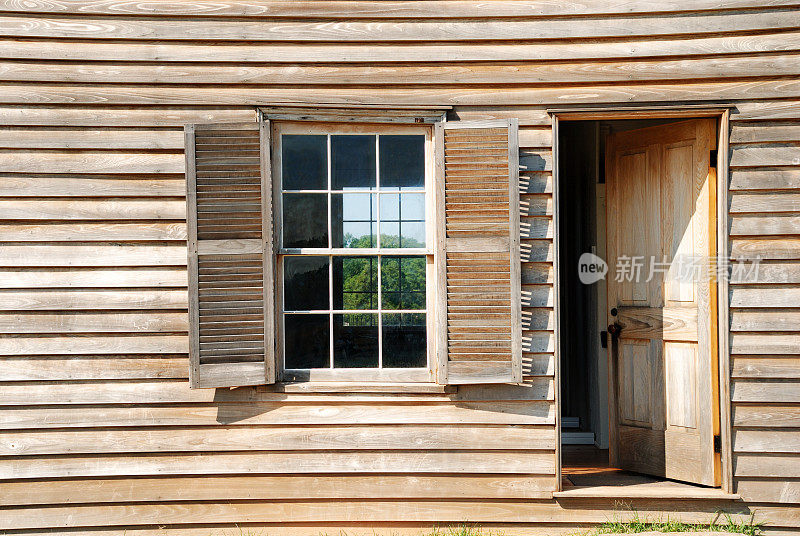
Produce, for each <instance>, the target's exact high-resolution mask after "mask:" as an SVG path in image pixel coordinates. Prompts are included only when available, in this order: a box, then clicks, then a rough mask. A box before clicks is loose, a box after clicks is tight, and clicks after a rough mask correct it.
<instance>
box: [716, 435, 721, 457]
mask: <svg viewBox="0 0 800 536" xmlns="http://www.w3.org/2000/svg"><path fill="white" fill-rule="evenodd" d="M714 452H719V453H722V438H721V437H720V436H719V435H715V436H714Z"/></svg>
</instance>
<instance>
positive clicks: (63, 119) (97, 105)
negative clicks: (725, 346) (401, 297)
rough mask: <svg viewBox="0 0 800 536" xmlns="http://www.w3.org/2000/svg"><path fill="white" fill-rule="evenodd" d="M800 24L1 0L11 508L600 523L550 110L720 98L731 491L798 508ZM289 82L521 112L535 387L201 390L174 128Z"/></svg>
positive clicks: (0, 156) (711, 1) (228, 115)
mask: <svg viewBox="0 0 800 536" xmlns="http://www.w3.org/2000/svg"><path fill="white" fill-rule="evenodd" d="M687 9H690V11H687ZM798 27H800V11H798V3H797V2H796V1H791V0H695V1H693V2H691V3H686V2H681V1H678V0H657V1H652V2H635V1H632V0H616V1H613V2H609V1H607V0H583V1H580V2H577V1H573V0H563V1H561V2H548V3H542V2H534V1H527V0H508V1H505V0H498V1H494V2H477V1H461V0H447V1H432V2H402V1H401V2H396V1H390V2H374V1H369V2H367V1H360V0H359V1H354V2H339V1H335V2H314V1H312V2H268V1H265V0H248V1H242V2H238V1H230V2H210V1H206V0H195V1H194V2H191V3H188V2H187V3H185V4H183V3H181V4H179V3H174V2H160V1H155V2H148V3H138V2H126V1H123V0H118V1H114V0H71V1H68V0H62V1H57V0H56V1H50V0H48V1H45V0H41V1H40V0H27V1H26V2H20V1H17V0H0V36H1V37H0V38H2V42H0V124H2V125H3V126H2V128H0V218H2V220H1V221H0V287H2V288H1V289H0V332H2V334H3V335H2V336H0V382H2V385H0V405H2V406H3V407H2V408H0V428H1V429H2V430H0V505H1V506H2V507H3V509H2V510H0V527H2V528H6V529H15V530H16V529H19V530H20V531H21V532H24V533H31V534H33V533H52V532H53V531H57V530H61V529H64V528H70V527H72V528H75V530H76V531H77V533H83V532H92V530H95V529H96V530H100V529H101V528H102V529H103V530H108V531H110V532H112V533H119V532H121V529H120V527H123V526H124V527H127V529H126V534H128V535H132V534H136V535H145V534H146V535H151V534H152V535H155V534H163V532H164V531H167V532H169V531H170V529H175V531H176V533H180V534H196V535H206V534H210V533H212V531H213V529H214V528H215V527H221V526H231V525H232V524H234V523H236V524H239V525H245V526H249V525H248V524H252V525H259V526H260V525H266V526H267V527H268V530H271V531H275V530H277V529H278V526H274V525H269V524H270V523H274V522H276V521H283V522H284V523H283V524H281V525H280V528H281V529H283V530H284V531H285V532H286V533H297V534H308V533H310V532H309V531H310V530H312V529H313V531H312V532H317V531H318V529H320V527H331V526H333V527H338V528H352V527H358V526H362V527H363V526H364V525H363V524H364V523H366V522H369V526H389V527H391V528H392V529H393V530H401V529H403V528H412V529H413V528H415V527H417V526H420V525H426V524H427V525H430V524H431V523H432V522H435V521H440V522H448V521H449V522H460V521H464V520H471V521H477V522H482V523H484V524H488V525H492V524H494V525H498V524H503V523H512V524H515V525H514V526H515V527H516V528H515V530H517V529H519V530H522V528H523V527H528V528H530V529H531V530H533V529H536V528H540V529H542V530H547V531H557V530H561V529H565V528H566V527H570V526H572V525H573V524H574V523H576V522H585V523H592V522H599V521H604V520H605V519H606V518H607V516H608V512H607V510H604V509H603V508H605V507H600V506H597V505H589V506H584V507H582V508H581V509H575V508H568V507H565V506H564V505H559V504H557V503H555V502H553V501H552V500H549V499H548V497H549V493H550V491H551V490H552V489H554V486H555V478H554V474H555V464H556V461H555V456H554V452H555V451H554V444H555V429H554V422H555V421H554V417H555V415H554V388H553V357H552V355H553V348H554V343H553V338H552V329H553V310H552V306H553V292H552V282H553V270H552V264H551V263H552V235H553V226H552V221H551V216H552V211H553V205H552V197H551V191H552V180H551V173H550V172H551V169H552V150H551V147H552V136H551V131H550V126H549V125H550V119H549V117H548V116H547V114H546V113H545V109H546V108H547V107H550V106H560V105H566V104H575V103H586V104H595V103H631V102H639V103H648V102H662V101H669V102H679V101H687V102H688V101H691V102H702V101H710V100H714V101H720V100H721V101H725V102H733V103H735V105H736V109H735V110H734V113H733V116H732V119H733V128H732V132H731V139H732V142H733V144H734V145H733V149H732V155H731V166H732V175H731V189H732V195H731V247H732V250H733V252H734V253H735V254H745V255H762V256H764V257H766V258H768V259H770V260H769V262H768V263H767V264H768V265H767V266H764V267H763V270H762V272H761V275H762V279H761V280H760V281H759V282H758V283H755V282H754V283H753V284H747V285H736V286H734V287H732V289H731V305H732V315H731V323H732V324H731V327H732V330H733V336H732V341H731V345H732V347H731V351H732V353H733V354H734V355H733V359H732V363H733V376H734V383H733V395H732V396H733V400H734V415H733V421H734V426H735V438H734V449H735V451H736V458H735V474H736V476H737V485H738V490H739V492H740V493H742V494H743V495H744V496H745V497H746V498H747V499H748V500H749V501H752V502H754V503H759V504H760V507H761V508H762V509H763V511H764V512H765V514H769V515H770V516H771V517H772V518H773V519H774V520H777V521H776V523H777V524H779V525H783V526H786V527H793V526H800V507H798V506H797V504H796V503H800V471H799V470H798V468H800V431H799V430H800V323H799V321H800V309H798V308H797V307H798V305H800V240H799V239H798V238H797V236H798V235H800V215H798V213H800V201H799V200H800V128H798V127H800V77H799V76H798V75H800V61H798V59H800V31H798V30H797V28H798ZM284 102H302V103H319V102H324V103H339V104H381V105H386V104H396V105H397V104H407V105H428V104H447V105H452V106H454V118H461V119H477V118H498V117H518V118H519V119H520V123H521V131H520V140H521V145H522V149H521V153H520V157H521V158H520V159H521V162H522V164H523V166H524V168H525V171H524V172H523V180H522V196H521V197H522V213H523V216H522V220H523V221H522V229H523V231H522V232H523V235H524V240H523V243H524V245H523V256H524V257H525V258H526V262H525V263H524V267H523V296H524V305H525V309H524V313H523V316H524V321H525V332H524V336H525V360H526V366H525V369H526V377H527V382H528V384H527V387H520V388H482V389H462V390H461V391H459V393H458V394H457V395H446V394H437V393H428V394H363V393H362V394H314V393H306V394H303V393H299V394H280V393H270V392H264V391H259V390H256V389H238V390H234V391H226V390H218V391H216V392H215V391H213V390H200V391H190V390H189V389H188V382H187V376H188V360H187V356H186V351H187V336H186V330H187V325H186V322H187V318H186V303H187V295H186V271H185V263H186V251H185V238H186V231H185V224H184V218H185V208H184V200H183V194H184V178H183V175H182V174H183V171H184V158H183V154H182V151H183V136H182V126H183V125H184V124H186V123H198V122H199V123H208V122H230V121H248V120H255V118H256V115H255V111H254V106H255V105H259V104H274V103H284ZM401 499H402V500H401ZM61 503H68V504H67V505H62V506H57V505H59V504H61ZM684 506H685V508H687V509H689V510H691V507H690V506H686V503H684ZM648 507H652V505H650V506H647V505H645V506H643V507H642V508H640V510H641V511H646V510H647V508H648ZM666 507H667V505H665V504H663V502H662V503H660V504H659V505H658V508H666ZM703 508H704V507H703V506H698V507H697V508H696V509H695V510H693V512H702V513H694V514H692V515H694V516H695V518H697V519H699V520H702V521H706V520H707V519H708V517H709V516H710V512H711V511H710V510H703ZM359 524H361V525H359ZM92 527H95V529H92ZM161 527H165V528H163V529H162V528H161ZM568 530H572V529H568ZM787 530H790V529H787ZM550 533H553V532H550Z"/></svg>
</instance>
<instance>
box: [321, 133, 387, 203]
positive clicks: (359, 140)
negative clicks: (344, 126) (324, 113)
mask: <svg viewBox="0 0 800 536" xmlns="http://www.w3.org/2000/svg"><path fill="white" fill-rule="evenodd" d="M375 176H376V175H375V136H369V135H367V136H365V135H339V136H331V189H333V190H344V189H347V188H375V180H376V179H375Z"/></svg>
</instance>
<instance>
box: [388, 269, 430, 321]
mask: <svg viewBox="0 0 800 536" xmlns="http://www.w3.org/2000/svg"><path fill="white" fill-rule="evenodd" d="M381 291H382V293H383V305H382V308H383V309H420V310H424V309H425V257H383V258H382V259H381Z"/></svg>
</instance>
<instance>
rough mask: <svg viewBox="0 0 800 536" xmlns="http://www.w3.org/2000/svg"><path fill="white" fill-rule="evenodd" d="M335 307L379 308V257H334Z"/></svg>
mask: <svg viewBox="0 0 800 536" xmlns="http://www.w3.org/2000/svg"><path fill="white" fill-rule="evenodd" d="M333 308H334V309H377V308H378V257H334V258H333Z"/></svg>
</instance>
